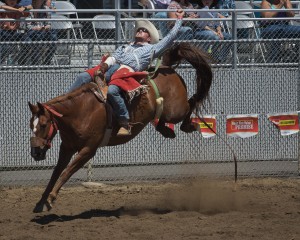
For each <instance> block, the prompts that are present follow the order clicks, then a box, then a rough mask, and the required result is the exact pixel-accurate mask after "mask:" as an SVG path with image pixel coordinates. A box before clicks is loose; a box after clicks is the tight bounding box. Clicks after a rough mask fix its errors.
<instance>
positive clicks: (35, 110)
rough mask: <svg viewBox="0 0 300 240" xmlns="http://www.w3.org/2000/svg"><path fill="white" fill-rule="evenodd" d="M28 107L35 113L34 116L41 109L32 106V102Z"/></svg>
mask: <svg viewBox="0 0 300 240" xmlns="http://www.w3.org/2000/svg"><path fill="white" fill-rule="evenodd" d="M28 106H29V108H30V111H31V112H32V113H33V114H36V113H37V112H38V111H39V107H38V106H37V105H33V104H31V103H30V102H28Z"/></svg>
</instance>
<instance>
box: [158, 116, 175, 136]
mask: <svg viewBox="0 0 300 240" xmlns="http://www.w3.org/2000/svg"><path fill="white" fill-rule="evenodd" d="M155 129H156V131H158V132H160V133H161V134H162V135H163V136H164V137H165V138H175V137H176V135H175V132H174V131H173V130H172V129H170V128H168V127H167V126H166V122H165V121H163V120H161V119H160V120H159V121H158V124H157V126H156V128H155Z"/></svg>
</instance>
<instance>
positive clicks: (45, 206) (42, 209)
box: [33, 202, 52, 213]
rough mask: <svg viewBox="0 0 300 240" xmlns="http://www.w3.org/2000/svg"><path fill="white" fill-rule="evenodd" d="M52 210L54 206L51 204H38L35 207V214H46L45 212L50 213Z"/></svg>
mask: <svg viewBox="0 0 300 240" xmlns="http://www.w3.org/2000/svg"><path fill="white" fill-rule="evenodd" d="M51 208H52V205H51V204H50V203H49V202H45V203H37V204H36V205H35V208H34V209H33V212H34V213H41V212H45V211H50V210H51Z"/></svg>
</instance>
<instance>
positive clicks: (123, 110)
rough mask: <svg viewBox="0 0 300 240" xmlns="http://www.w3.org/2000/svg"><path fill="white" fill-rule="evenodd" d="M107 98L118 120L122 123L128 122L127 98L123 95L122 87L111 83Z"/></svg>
mask: <svg viewBox="0 0 300 240" xmlns="http://www.w3.org/2000/svg"><path fill="white" fill-rule="evenodd" d="M107 100H108V101H109V103H110V104H111V106H112V108H113V110H114V112H115V114H116V115H117V119H118V122H119V123H120V124H121V125H122V124H125V123H128V121H129V112H128V110H127V107H126V104H125V100H124V98H123V96H122V89H121V88H119V87H118V86H116V85H109V86H108V91H107Z"/></svg>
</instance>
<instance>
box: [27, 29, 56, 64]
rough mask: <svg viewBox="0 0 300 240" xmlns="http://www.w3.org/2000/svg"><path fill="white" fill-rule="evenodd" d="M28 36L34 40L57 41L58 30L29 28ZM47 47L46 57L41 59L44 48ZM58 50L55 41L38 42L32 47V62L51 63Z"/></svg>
mask: <svg viewBox="0 0 300 240" xmlns="http://www.w3.org/2000/svg"><path fill="white" fill-rule="evenodd" d="M27 35H28V37H29V38H30V39H31V40H32V41H57V39H58V38H57V31H56V30H48V31H38V30H29V31H28V32H27ZM43 49H46V53H45V58H44V59H41V58H40V56H41V53H42V50H43ZM55 50H56V44H55V43H50V44H49V43H47V44H42V45H40V44H38V45H33V47H32V59H31V60H32V64H33V65H49V64H50V63H51V60H52V58H53V56H54V53H55Z"/></svg>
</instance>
